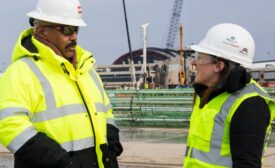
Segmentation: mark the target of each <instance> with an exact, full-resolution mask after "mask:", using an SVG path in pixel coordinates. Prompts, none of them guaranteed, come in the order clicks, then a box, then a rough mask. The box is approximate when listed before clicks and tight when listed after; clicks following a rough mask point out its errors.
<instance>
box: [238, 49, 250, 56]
mask: <svg viewBox="0 0 275 168" xmlns="http://www.w3.org/2000/svg"><path fill="white" fill-rule="evenodd" d="M240 53H242V54H243V55H248V49H247V48H243V49H242V50H241V51H240Z"/></svg>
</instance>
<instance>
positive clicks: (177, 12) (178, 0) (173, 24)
mask: <svg viewBox="0 0 275 168" xmlns="http://www.w3.org/2000/svg"><path fill="white" fill-rule="evenodd" d="M182 4H183V0H175V1H174V6H173V10H172V15H171V19H170V24H169V29H168V35H167V39H166V45H165V48H166V49H173V48H174V46H175V40H176V35H177V32H178V26H179V20H180V16H181V11H182Z"/></svg>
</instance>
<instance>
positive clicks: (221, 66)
mask: <svg viewBox="0 0 275 168" xmlns="http://www.w3.org/2000/svg"><path fill="white" fill-rule="evenodd" d="M224 67H225V65H224V62H223V61H219V62H218V63H217V64H216V67H215V70H214V71H215V72H216V73H219V72H221V71H222V70H223V69H224Z"/></svg>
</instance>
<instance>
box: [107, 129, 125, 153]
mask: <svg viewBox="0 0 275 168" xmlns="http://www.w3.org/2000/svg"><path fill="white" fill-rule="evenodd" d="M107 140H108V148H109V150H110V151H111V152H112V153H113V154H114V155H115V156H120V154H121V153H122V152H123V147H122V145H121V143H120V141H119V129H118V128H116V127H115V126H113V125H111V124H107Z"/></svg>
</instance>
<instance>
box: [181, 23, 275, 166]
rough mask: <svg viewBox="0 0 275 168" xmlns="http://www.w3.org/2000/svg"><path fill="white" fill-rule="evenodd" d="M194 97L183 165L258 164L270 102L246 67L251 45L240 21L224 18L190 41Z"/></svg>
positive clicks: (272, 109)
mask: <svg viewBox="0 0 275 168" xmlns="http://www.w3.org/2000/svg"><path fill="white" fill-rule="evenodd" d="M191 49H193V50H195V51H196V57H195V60H194V61H193V62H192V65H193V66H194V67H195V70H196V76H195V84H194V90H195V99H194V105H193V112H192V115H191V120H190V129H189V134H188V140H187V148H186V151H185V158H184V164H183V167H184V168H191V167H196V168H197V167H198V168H199V167H203V168H213V167H219V168H231V167H233V168H259V167H261V162H262V156H263V151H264V148H265V146H266V141H265V139H266V138H267V137H268V136H269V135H270V131H271V123H272V119H273V118H274V116H275V102H274V100H272V99H271V98H270V96H269V95H268V94H267V93H266V92H265V91H264V89H262V88H261V87H260V86H259V85H258V84H257V83H256V82H255V81H254V80H253V79H251V76H250V74H249V73H248V72H247V70H246V69H248V68H250V67H251V65H252V60H253V57H254V52H255V44H254V40H253V38H252V36H251V35H250V33H249V32H248V31H247V30H245V29H244V28H242V27H241V26H238V25H235V24H230V23H223V24H218V25H215V26H214V27H212V28H211V29H210V30H209V31H208V32H207V34H206V37H205V38H204V39H203V40H202V41H201V42H200V43H199V44H198V45H193V46H191Z"/></svg>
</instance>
